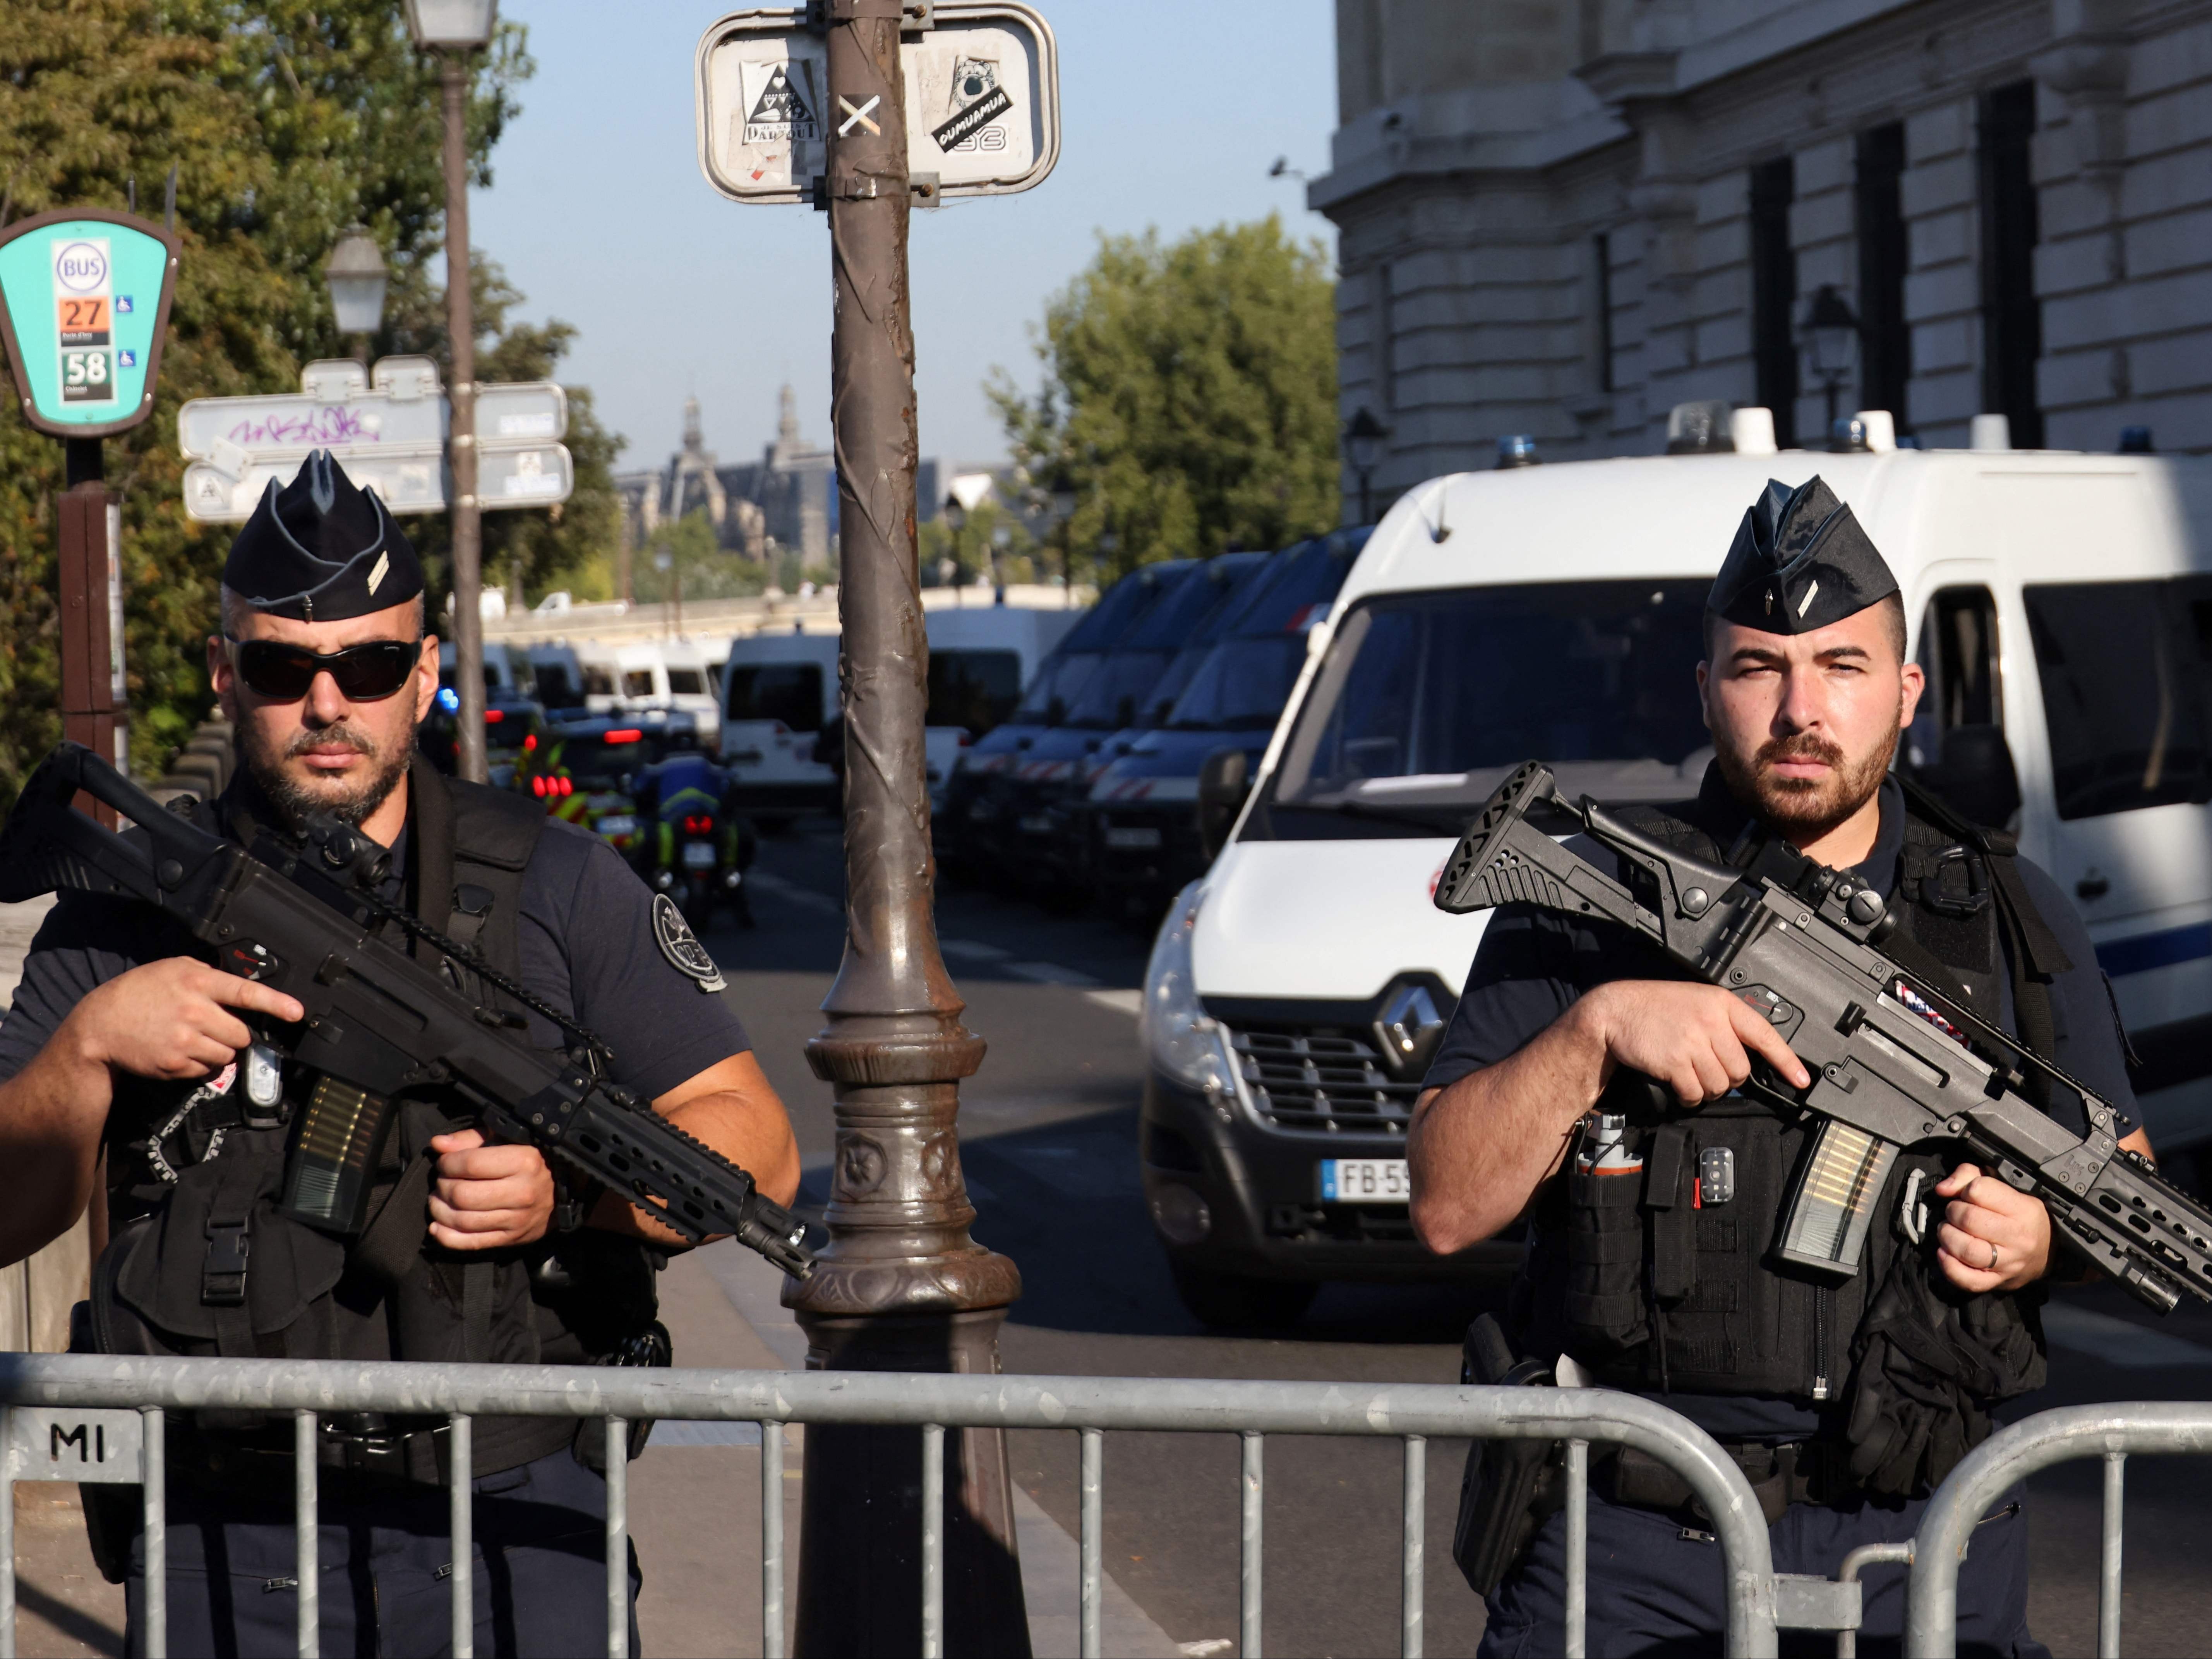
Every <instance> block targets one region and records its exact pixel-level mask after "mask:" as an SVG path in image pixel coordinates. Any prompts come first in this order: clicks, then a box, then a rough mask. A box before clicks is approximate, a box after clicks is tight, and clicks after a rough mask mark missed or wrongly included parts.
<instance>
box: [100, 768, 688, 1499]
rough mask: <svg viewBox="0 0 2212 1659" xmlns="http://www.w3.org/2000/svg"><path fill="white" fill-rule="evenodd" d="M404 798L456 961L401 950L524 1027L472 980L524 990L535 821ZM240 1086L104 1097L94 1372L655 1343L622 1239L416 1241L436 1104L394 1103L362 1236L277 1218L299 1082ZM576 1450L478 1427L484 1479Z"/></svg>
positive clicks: (569, 1437)
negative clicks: (639, 1334) (166, 1364)
mask: <svg viewBox="0 0 2212 1659" xmlns="http://www.w3.org/2000/svg"><path fill="white" fill-rule="evenodd" d="M410 784H411V788H412V797H411V799H410V814H409V817H410V833H411V835H412V837H413V840H412V844H411V849H410V850H411V856H410V859H409V860H408V861H407V887H408V891H407V894H406V902H407V904H408V908H410V909H412V910H413V911H414V913H415V914H416V916H418V917H419V918H420V919H421V920H422V921H424V922H426V923H428V925H429V926H430V927H432V928H434V929H435V930H436V931H438V932H440V933H444V934H446V935H447V938H448V939H451V940H453V942H455V943H457V944H459V945H462V946H463V947H464V948H465V950H466V951H468V952H469V954H468V955H467V956H465V957H461V958H459V959H456V958H453V957H446V956H443V955H442V954H441V953H440V952H438V951H435V950H434V949H433V948H432V947H431V946H429V945H428V944H427V943H426V942H424V941H422V940H420V939H396V940H395V942H404V943H405V944H406V945H407V946H408V948H410V950H411V951H413V952H414V954H416V956H417V957H435V958H436V960H437V961H438V962H439V963H440V965H441V968H442V969H443V971H444V972H445V973H446V975H447V976H448V978H449V979H450V980H451V981H453V984H454V985H455V986H456V987H458V988H459V989H461V990H463V991H464V992H465V993H466V994H469V995H471V996H472V997H475V998H477V999H479V1000H482V1001H483V1002H484V1003H486V1004H487V1005H489V1006H494V1007H500V1008H507V1009H509V1010H510V1011H511V1012H520V1009H519V1008H516V1007H513V1005H511V1004H510V1003H509V1002H508V1001H507V1000H506V999H505V998H503V997H502V996H501V995H500V994H499V993H497V992H496V991H495V990H494V989H493V988H492V987H489V986H488V985H487V984H486V983H484V981H483V980H482V979H481V978H480V977H479V975H478V974H477V967H478V966H479V965H482V966H484V967H488V968H489V969H493V970H495V971H496V972H498V973H500V974H501V975H504V976H506V977H507V978H508V979H511V980H518V981H519V979H520V973H521V960H520V933H519V928H518V922H519V920H520V914H521V908H522V885H523V875H524V872H525V870H526V868H527V866H528V865H529V863H530V859H531V854H532V851H533V849H534V848H536V846H537V842H538V836H539V834H540V833H541V832H542V830H543V829H544V823H545V817H544V810H543V808H542V807H541V806H539V805H538V804H537V803H535V802H532V801H529V800H526V799H523V798H520V797H518V796H515V795H513V794H510V793H507V792H504V791H501V790H495V789H490V788H486V787H483V786H480V785H476V784H471V783H466V782H461V781H454V780H450V779H447V778H445V777H443V776H441V775H439V774H438V773H437V772H435V770H433V769H431V768H430V767H428V765H426V764H424V763H422V762H421V761H420V760H419V759H418V760H417V761H416V764H415V766H414V769H413V770H412V773H411V775H410ZM202 821H203V822H204V823H205V824H206V826H207V827H209V828H210V829H216V830H217V831H218V832H219V833H220V832H222V831H223V830H225V829H228V831H229V832H230V833H233V834H234V835H238V836H240V838H241V839H244V838H246V837H247V836H250V834H251V830H252V812H251V807H250V805H248V804H247V803H246V801H245V800H243V799H226V800H225V801H224V802H223V803H222V810H221V811H219V812H210V811H206V810H205V809H203V813H202ZM181 953H182V951H179V954H181ZM196 953H197V952H196ZM288 1069H289V1068H288ZM243 1070H244V1067H243V1066H242V1065H241V1066H240V1068H239V1074H237V1075H234V1076H232V1077H228V1078H217V1079H214V1080H212V1081H211V1082H210V1083H209V1084H208V1085H202V1086H199V1087H197V1088H193V1087H190V1086H185V1087H181V1088H180V1087H179V1085H160V1084H153V1083H150V1082H149V1081H147V1080H144V1079H127V1080H125V1084H124V1085H122V1086H120V1087H118V1093H117V1098H116V1103H115V1107H114V1109H112V1111H111V1113H110V1115H109V1124H108V1132H107V1169H108V1172H109V1177H108V1194H107V1197H108V1206H109V1208H108V1213H109V1226H110V1238H111V1241H112V1242H111V1243H110V1244H109V1245H108V1248H107V1249H106V1251H105V1252H104V1253H103V1254H102V1255H101V1257H100V1261H99V1262H98V1263H97V1264H96V1265H95V1267H94V1273H93V1293H92V1298H91V1302H90V1304H89V1308H88V1314H89V1326H90V1328H89V1330H88V1331H87V1332H85V1333H84V1334H83V1339H84V1340H87V1341H88V1345H89V1346H94V1347H95V1348H96V1349H97V1350H98V1351H99V1352H109V1353H157V1354H197V1355H222V1356H225V1357H236V1358H255V1357H259V1358H299V1359H349V1360H381V1359H404V1360H431V1361H435V1360H459V1361H469V1362H486V1363H491V1364H538V1363H539V1362H540V1361H541V1360H542V1361H544V1362H546V1363H571V1364H575V1363H581V1364H589V1363H592V1362H593V1361H595V1360H599V1359H602V1358H605V1357H606V1356H607V1355H608V1354H610V1353H611V1352H613V1351H614V1350H615V1349H616V1348H617V1346H619V1345H620V1343H621V1342H622V1341H623V1339H624V1338H625V1337H626V1336H628V1335H629V1334H633V1333H635V1332H636V1331H638V1330H641V1329H642V1328H647V1327H649V1326H650V1325H651V1323H652V1322H653V1317H654V1314H655V1312H656V1307H655V1297H654V1293H653V1261H652V1259H650V1258H649V1257H648V1255H647V1249H646V1247H645V1246H643V1245H642V1244H641V1243H638V1242H637V1241H635V1240H629V1239H623V1238H619V1237H615V1236H613V1235H610V1234H600V1233H596V1232H591V1231H572V1232H568V1233H566V1234H560V1233H556V1234H553V1235H550V1236H549V1237H547V1238H546V1239H544V1240H541V1241H539V1242H538V1243H535V1244H532V1245H527V1246H523V1247H520V1248H518V1249H504V1250H494V1251H487V1252H481V1253H478V1252H455V1251H448V1250H446V1249H441V1247H439V1246H438V1245H436V1244H435V1243H432V1242H431V1241H430V1240H429V1237H428V1231H427V1228H428V1215H427V1204H428V1194H429V1188H430V1184H431V1181H432V1178H433V1174H434V1167H435V1158H434V1157H433V1155H432V1154H431V1153H430V1152H429V1150H428V1143H429V1141H430V1139H431V1138H432V1137H433V1136H435V1135H438V1134H441V1133H446V1132H447V1131H448V1130H449V1129H451V1128H454V1127H461V1125H463V1124H464V1123H465V1122H466V1121H467V1117H466V1115H465V1113H464V1112H463V1111H462V1110H461V1109H460V1108H459V1105H458V1104H457V1103H454V1102H453V1101H451V1100H449V1099H447V1098H446V1097H444V1095H443V1091H436V1090H429V1091H422V1092H420V1093H415V1094H410V1095H409V1096H407V1097H403V1098H402V1100H401V1101H400V1102H399V1103H398V1111H397V1112H396V1114H395V1121H394V1124H393V1127H392V1130H391V1131H390V1133H388V1134H387V1136H386V1145H385V1146H384V1149H383V1153H382V1157H381V1159H380V1164H379V1168H378V1171H377V1180H376V1185H375V1188H374V1194H373V1197H372V1200H371V1207H370V1212H369V1214H370V1219H369V1222H368V1226H367V1228H366V1229H365V1231H363V1232H362V1234H361V1235H360V1236H359V1237H356V1238H354V1239H350V1240H349V1239H345V1238H343V1237H337V1236H334V1235H331V1234H329V1233H325V1232H323V1231H319V1230H317V1229H315V1228H313V1227H310V1226H307V1225H305V1224H303V1223H300V1222H297V1221H294V1220H291V1219H289V1218H286V1217H283V1216H282V1215H279V1214H278V1213H277V1212H276V1202H277V1198H278V1194H279V1191H280V1186H281V1182H282V1178H283V1166H284V1156H285V1150H286V1146H287V1144H288V1141H289V1127H288V1120H289V1116H290V1115H291V1113H290V1110H289V1103H291V1102H292V1101H294V1100H295V1099H297V1098H299V1097H300V1093H299V1091H300V1090H301V1086H302V1084H303V1082H304V1079H301V1078H298V1077H295V1076H291V1075H288V1076H287V1078H286V1079H285V1095H286V1101H287V1106H286V1107H285V1108H282V1109H274V1110H264V1109H257V1108H256V1107H255V1106H254V1105H253V1103H252V1101H251V1100H250V1099H249V1098H248V1095H247V1091H246V1086H245V1079H244V1077H243V1075H242V1073H243ZM217 1085H223V1086H222V1087H221V1089H220V1091H218V1087H217ZM197 1426H198V1428H199V1429H201V1430H206V1431H223V1430H226V1429H235V1430H238V1431H241V1432H243V1433H245V1434H246V1437H247V1438H248V1439H254V1438H258V1437H259V1436H258V1433H257V1431H259V1430H260V1429H262V1428H264V1427H265V1426H268V1425H261V1424H259V1423H258V1422H256V1421H253V1420H252V1419H243V1418H241V1419H230V1418H228V1417H225V1416H223V1415H222V1414H218V1413H200V1414H199V1423H198V1425H197ZM575 1436H576V1428H575V1425H574V1423H573V1422H570V1421H567V1420H564V1419H545V1418H537V1419H532V1418H505V1419H496V1418H487V1419H479V1420H478V1422H477V1425H476V1429H475V1435H474V1452H475V1455H474V1462H475V1468H476V1473H477V1474H491V1473H495V1472H497V1471H498V1470H501V1469H503V1468H513V1467H514V1466H516V1465H517V1464H520V1463H524V1462H530V1461H531V1460H532V1459H534V1458H537V1457H540V1456H543V1455H545V1454H546V1453H548V1452H550V1451H553V1450H557V1449H561V1448H562V1447H564V1446H567V1445H568V1444H569V1443H571V1442H572V1441H573V1440H574V1438H575ZM404 1438H405V1439H406V1441H407V1442H408V1444H407V1446H406V1454H405V1455H404V1460H403V1462H404V1473H405V1474H406V1476H407V1477H408V1478H410V1479H414V1480H438V1479H440V1478H441V1476H440V1472H439V1469H438V1468H437V1462H438V1456H439V1449H438V1448H437V1447H436V1446H435V1445H433V1444H432V1443H431V1442H432V1439H433V1437H432V1436H431V1435H429V1434H428V1433H410V1434H405V1435H404Z"/></svg>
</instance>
